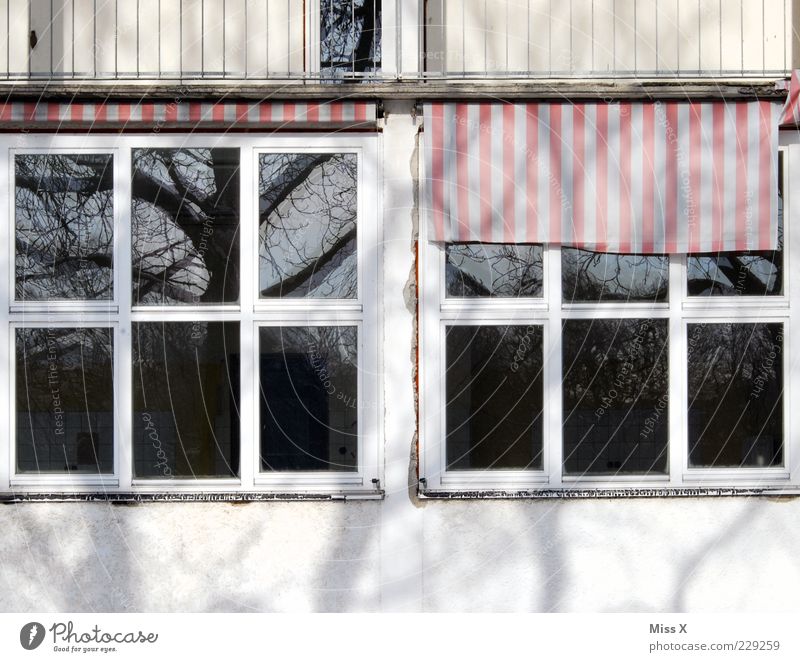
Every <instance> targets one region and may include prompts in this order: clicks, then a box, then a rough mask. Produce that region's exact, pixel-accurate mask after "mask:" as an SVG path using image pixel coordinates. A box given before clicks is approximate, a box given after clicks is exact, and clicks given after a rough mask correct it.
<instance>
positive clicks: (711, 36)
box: [700, 0, 721, 71]
mask: <svg viewBox="0 0 800 662" xmlns="http://www.w3.org/2000/svg"><path fill="white" fill-rule="evenodd" d="M720 21H721V17H720V13H719V0H700V69H702V70H704V71H718V70H719V68H720V62H721V60H720V57H721V53H720V32H719V28H720Z"/></svg>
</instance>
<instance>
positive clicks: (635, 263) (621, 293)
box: [561, 248, 669, 303]
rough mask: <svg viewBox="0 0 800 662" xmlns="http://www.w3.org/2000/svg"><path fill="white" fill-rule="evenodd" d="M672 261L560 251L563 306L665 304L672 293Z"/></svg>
mask: <svg viewBox="0 0 800 662" xmlns="http://www.w3.org/2000/svg"><path fill="white" fill-rule="evenodd" d="M668 285H669V258H668V257H667V256H665V255H625V254H617V253H593V252H590V251H584V250H580V249H577V248H563V249H562V250H561V291H562V297H563V300H564V303H581V302H590V303H591V302H606V301H617V302H619V301H647V302H650V303H663V302H666V301H667V294H668V291H669V287H668Z"/></svg>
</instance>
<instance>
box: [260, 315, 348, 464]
mask: <svg viewBox="0 0 800 662" xmlns="http://www.w3.org/2000/svg"><path fill="white" fill-rule="evenodd" d="M259 341H260V345H259V347H260V366H259V367H260V371H261V372H260V380H261V470H262V471H356V470H357V469H358V410H359V398H358V349H357V347H358V330H357V328H356V327H355V326H310V327H288V326H285V327H275V326H272V327H261V328H260V329H259Z"/></svg>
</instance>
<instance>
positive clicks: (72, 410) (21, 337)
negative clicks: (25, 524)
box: [16, 327, 114, 474]
mask: <svg viewBox="0 0 800 662" xmlns="http://www.w3.org/2000/svg"><path fill="white" fill-rule="evenodd" d="M113 345H114V341H113V330H112V329H108V328H102V329H99V328H91V329H90V328H61V327H58V328H53V327H50V328H35V329H33V328H25V329H17V330H16V354H17V356H16V392H17V393H16V402H17V404H16V432H17V470H18V471H20V472H25V473H29V472H43V473H47V472H53V473H93V474H97V473H113V472H114V383H113V378H112V361H113V359H112V357H113V355H114V350H113Z"/></svg>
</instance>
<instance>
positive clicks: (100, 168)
mask: <svg viewBox="0 0 800 662" xmlns="http://www.w3.org/2000/svg"><path fill="white" fill-rule="evenodd" d="M113 163H114V162H113V157H112V156H111V154H20V155H17V156H16V157H15V159H14V164H15V168H14V170H15V195H14V200H15V208H16V212H15V223H16V236H15V243H16V288H15V292H16V298H17V300H18V301H53V300H65V299H66V300H74V299H81V300H87V299H88V300H108V299H111V298H113V284H114V276H113V273H114V272H113V248H114V165H113Z"/></svg>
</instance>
